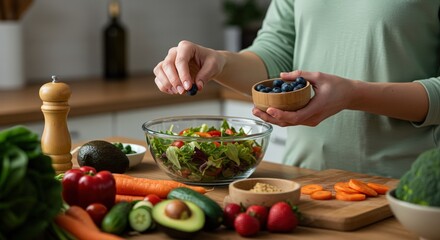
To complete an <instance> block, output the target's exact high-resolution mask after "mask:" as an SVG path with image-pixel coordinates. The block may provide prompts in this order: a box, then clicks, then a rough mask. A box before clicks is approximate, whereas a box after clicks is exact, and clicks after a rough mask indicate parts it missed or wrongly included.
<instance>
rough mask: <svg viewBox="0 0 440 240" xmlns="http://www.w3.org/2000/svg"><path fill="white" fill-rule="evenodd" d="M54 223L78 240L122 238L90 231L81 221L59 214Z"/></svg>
mask: <svg viewBox="0 0 440 240" xmlns="http://www.w3.org/2000/svg"><path fill="white" fill-rule="evenodd" d="M54 221H55V223H56V224H57V225H58V226H60V227H61V228H63V229H64V230H66V231H68V232H69V233H70V234H72V235H73V236H74V237H75V238H77V239H78V240H103V239H105V240H122V239H123V238H121V237H119V236H116V235H114V234H109V233H104V232H101V231H97V230H92V229H90V228H89V227H87V225H85V224H84V223H82V222H81V221H79V220H77V219H75V218H74V217H72V216H69V215H66V214H59V215H57V216H56V217H55V219H54Z"/></svg>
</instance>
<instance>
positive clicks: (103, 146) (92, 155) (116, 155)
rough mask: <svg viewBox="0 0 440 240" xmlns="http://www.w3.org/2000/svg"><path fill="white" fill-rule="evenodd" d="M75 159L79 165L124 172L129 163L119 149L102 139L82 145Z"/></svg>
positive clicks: (99, 169) (98, 169)
mask: <svg viewBox="0 0 440 240" xmlns="http://www.w3.org/2000/svg"><path fill="white" fill-rule="evenodd" d="M77 160H78V164H79V166H81V167H82V166H90V167H94V168H95V169H96V171H98V172H99V171H103V170H107V171H110V172H112V173H124V172H125V171H127V169H128V167H129V164H130V161H129V160H128V157H127V155H126V154H125V153H123V152H122V151H121V149H119V148H118V147H116V146H115V145H113V144H112V143H110V142H107V141H103V140H93V141H90V142H87V143H85V144H84V145H82V146H81V147H80V149H79V150H78V156H77Z"/></svg>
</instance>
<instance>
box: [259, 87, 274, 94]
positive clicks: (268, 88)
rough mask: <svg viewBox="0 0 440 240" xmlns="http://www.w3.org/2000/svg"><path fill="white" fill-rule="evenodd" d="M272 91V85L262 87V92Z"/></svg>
mask: <svg viewBox="0 0 440 240" xmlns="http://www.w3.org/2000/svg"><path fill="white" fill-rule="evenodd" d="M271 91H272V88H271V87H264V88H263V89H261V91H260V92H265V93H268V92H271Z"/></svg>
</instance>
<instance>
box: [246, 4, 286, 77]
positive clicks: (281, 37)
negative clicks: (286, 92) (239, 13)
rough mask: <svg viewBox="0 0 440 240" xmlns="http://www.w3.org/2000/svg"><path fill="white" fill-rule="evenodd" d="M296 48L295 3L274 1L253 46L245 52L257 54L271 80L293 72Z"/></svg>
mask: <svg viewBox="0 0 440 240" xmlns="http://www.w3.org/2000/svg"><path fill="white" fill-rule="evenodd" d="M294 47H295V22H294V7H293V1H286V0H277V1H272V2H271V4H270V6H269V8H268V10H267V13H266V17H265V19H264V21H263V24H262V27H261V29H260V30H259V32H258V35H257V37H256V39H255V40H254V42H253V44H252V45H251V46H250V47H248V48H247V49H244V50H243V51H251V52H254V53H255V54H257V55H258V56H259V57H260V58H261V59H262V60H263V62H264V63H265V65H266V70H267V72H268V74H269V77H270V78H274V77H279V74H280V72H283V71H292V69H293V66H292V65H293V52H294Z"/></svg>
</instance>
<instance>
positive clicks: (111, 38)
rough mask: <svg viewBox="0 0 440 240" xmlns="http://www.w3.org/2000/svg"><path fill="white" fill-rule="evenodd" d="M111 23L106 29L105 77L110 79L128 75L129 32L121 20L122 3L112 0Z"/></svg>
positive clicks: (109, 7) (110, 9)
mask: <svg viewBox="0 0 440 240" xmlns="http://www.w3.org/2000/svg"><path fill="white" fill-rule="evenodd" d="M108 12H109V17H110V22H109V24H108V25H107V26H106V27H105V29H104V36H103V37H104V77H105V79H109V80H112V79H114V80H117V79H124V78H126V77H127V69H126V68H127V55H126V54H127V52H126V50H127V32H126V29H125V27H124V26H123V25H122V23H121V22H120V4H119V1H118V0H110V4H109V5H108Z"/></svg>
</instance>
